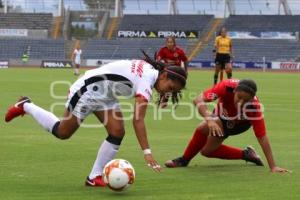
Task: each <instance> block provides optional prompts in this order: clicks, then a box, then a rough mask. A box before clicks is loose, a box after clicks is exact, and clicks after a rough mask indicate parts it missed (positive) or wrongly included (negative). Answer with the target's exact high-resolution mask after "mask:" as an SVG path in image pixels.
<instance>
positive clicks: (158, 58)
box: [157, 48, 164, 61]
mask: <svg viewBox="0 0 300 200" xmlns="http://www.w3.org/2000/svg"><path fill="white" fill-rule="evenodd" d="M163 58H164V48H161V49H160V50H159V51H158V53H157V60H158V61H160V60H162V59H163Z"/></svg>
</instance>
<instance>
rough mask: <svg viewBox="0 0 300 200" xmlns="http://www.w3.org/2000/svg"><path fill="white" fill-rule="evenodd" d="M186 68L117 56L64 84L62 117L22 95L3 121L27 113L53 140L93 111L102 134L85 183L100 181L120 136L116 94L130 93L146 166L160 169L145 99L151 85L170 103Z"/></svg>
mask: <svg viewBox="0 0 300 200" xmlns="http://www.w3.org/2000/svg"><path fill="white" fill-rule="evenodd" d="M185 84H186V73H185V71H184V70H183V69H182V68H179V67H176V66H168V67H163V66H161V65H160V64H158V63H157V62H155V61H154V60H151V59H150V58H149V57H148V58H147V59H146V61H144V60H122V61H117V62H113V63H109V64H106V65H104V66H102V67H100V68H96V69H93V70H89V71H87V72H86V73H85V75H84V76H82V77H81V78H79V79H78V80H77V81H76V82H75V83H74V84H73V85H72V86H71V88H70V93H69V95H68V100H67V103H66V108H65V114H64V118H63V119H61V120H60V119H58V118H57V117H56V116H55V115H54V114H52V113H50V112H48V111H46V110H44V109H43V108H41V107H39V106H37V105H35V104H33V103H32V102H31V101H30V99H29V98H28V97H23V98H21V99H20V100H19V101H18V102H17V103H16V104H15V105H14V106H12V107H11V108H9V109H8V111H7V114H6V116H5V121H6V122H9V121H11V120H12V119H14V118H16V117H18V116H21V115H24V114H29V115H31V116H32V117H33V118H34V119H35V120H36V122H37V123H38V124H40V125H41V126H42V127H43V128H44V129H45V130H47V131H48V132H50V133H52V134H53V135H54V136H55V137H57V138H59V139H68V138H70V137H71V136H72V135H73V133H75V131H76V130H77V129H78V128H79V126H80V123H81V122H82V121H83V120H84V119H85V118H86V117H87V116H88V115H89V114H94V115H95V116H96V117H97V118H98V119H99V121H100V122H101V123H103V124H104V126H105V129H106V131H107V134H108V137H107V138H106V140H105V141H104V142H103V143H102V144H101V146H100V148H99V151H98V155H97V158H96V161H95V163H94V166H93V168H92V170H91V173H90V175H89V176H88V177H87V179H86V185H87V186H105V183H104V182H103V180H102V171H103V167H104V166H105V164H106V163H108V162H109V161H110V160H112V159H114V157H115V155H116V153H117V152H118V149H119V147H120V145H121V142H122V139H123V137H124V135H125V129H124V122H123V115H122V111H121V109H120V105H119V102H118V96H127V97H132V96H135V106H134V116H133V126H134V130H135V133H136V136H137V139H138V142H139V144H140V146H141V148H142V150H143V152H144V158H145V161H146V163H147V164H148V166H149V167H151V168H153V169H154V170H156V171H160V169H161V167H160V165H159V164H158V163H157V162H156V161H155V159H154V157H153V156H152V154H151V150H150V147H149V143H148V139H147V131H146V127H145V123H144V118H145V115H146V109H147V104H148V102H149V101H150V99H151V96H152V90H153V89H154V88H155V89H156V90H157V92H158V93H159V94H160V95H163V94H165V93H168V92H171V93H173V94H176V95H174V96H173V97H172V100H173V102H178V96H177V93H179V92H180V90H182V89H183V88H184V87H185Z"/></svg>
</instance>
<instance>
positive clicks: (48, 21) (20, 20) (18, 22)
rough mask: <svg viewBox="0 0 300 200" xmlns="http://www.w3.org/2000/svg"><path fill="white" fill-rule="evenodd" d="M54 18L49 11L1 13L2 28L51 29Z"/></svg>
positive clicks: (0, 22)
mask: <svg viewBox="0 0 300 200" xmlns="http://www.w3.org/2000/svg"><path fill="white" fill-rule="evenodd" d="M52 20H53V16H52V14H48V13H7V14H4V13H0V28H5V29H43V30H50V28H51V25H52Z"/></svg>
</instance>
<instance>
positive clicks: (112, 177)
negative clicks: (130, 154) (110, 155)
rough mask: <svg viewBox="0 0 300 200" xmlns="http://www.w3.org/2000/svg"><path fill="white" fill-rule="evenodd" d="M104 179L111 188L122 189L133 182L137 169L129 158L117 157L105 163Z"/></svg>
mask: <svg viewBox="0 0 300 200" xmlns="http://www.w3.org/2000/svg"><path fill="white" fill-rule="evenodd" d="M103 180H104V182H105V183H106V184H107V186H108V187H109V188H110V189H112V190H114V191H122V190H125V189H127V188H128V187H129V186H131V185H132V184H133V182H134V180H135V171H134V168H133V167H132V165H131V164H130V163H129V162H128V161H127V160H123V159H115V160H112V161H110V162H109V163H107V164H106V165H105V167H104V169H103Z"/></svg>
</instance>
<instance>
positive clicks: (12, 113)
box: [5, 97, 31, 122]
mask: <svg viewBox="0 0 300 200" xmlns="http://www.w3.org/2000/svg"><path fill="white" fill-rule="evenodd" d="M30 102H31V101H30V99H29V98H28V97H21V98H20V99H19V101H18V102H17V103H16V104H15V105H13V106H11V107H10V108H9V109H8V110H7V113H6V115H5V121H6V122H10V121H11V120H13V119H14V118H16V117H19V116H23V115H25V114H26V113H25V111H24V107H23V105H24V103H30Z"/></svg>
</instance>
